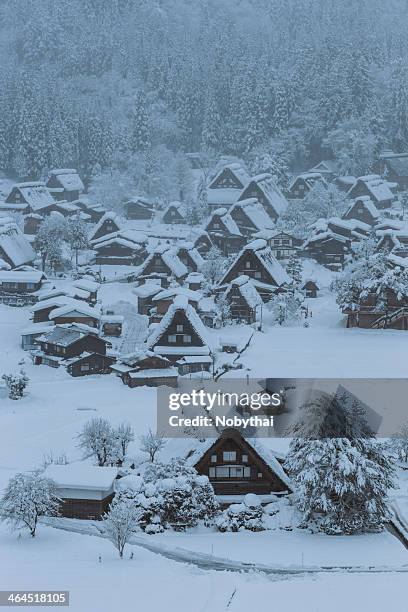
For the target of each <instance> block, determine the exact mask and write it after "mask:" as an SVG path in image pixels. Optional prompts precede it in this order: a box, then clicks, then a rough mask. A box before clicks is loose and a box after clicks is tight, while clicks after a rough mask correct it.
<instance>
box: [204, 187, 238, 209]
mask: <svg viewBox="0 0 408 612" xmlns="http://www.w3.org/2000/svg"><path fill="white" fill-rule="evenodd" d="M240 193H241V189H234V188H233V187H220V188H218V189H207V204H208V205H209V206H214V205H216V206H217V205H218V206H219V205H220V204H225V205H226V206H231V205H232V204H234V203H235V202H236V201H237V200H238V198H239V195H240Z"/></svg>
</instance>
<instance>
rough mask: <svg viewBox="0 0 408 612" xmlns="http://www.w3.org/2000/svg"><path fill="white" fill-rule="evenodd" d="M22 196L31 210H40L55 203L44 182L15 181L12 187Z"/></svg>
mask: <svg viewBox="0 0 408 612" xmlns="http://www.w3.org/2000/svg"><path fill="white" fill-rule="evenodd" d="M14 188H15V189H18V191H19V192H20V193H21V195H22V196H23V198H24V200H25V201H26V202H27V203H28V204H29V205H30V207H31V208H32V209H33V210H41V209H42V208H46V207H47V206H50V205H51V204H54V203H55V200H54V198H53V197H52V195H51V193H50V192H49V190H48V188H47V187H46V185H45V183H42V182H40V181H34V182H31V183H17V184H16V185H14V187H13V189H14Z"/></svg>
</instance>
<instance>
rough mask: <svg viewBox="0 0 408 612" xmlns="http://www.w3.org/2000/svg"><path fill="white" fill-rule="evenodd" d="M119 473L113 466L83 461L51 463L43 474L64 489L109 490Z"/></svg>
mask: <svg viewBox="0 0 408 612" xmlns="http://www.w3.org/2000/svg"><path fill="white" fill-rule="evenodd" d="M117 475H118V469H117V468H113V467H98V466H94V465H85V464H83V463H69V464H68V465H55V464H51V465H49V466H48V467H47V468H46V469H45V471H44V473H43V476H45V477H46V478H50V479H51V480H53V481H54V482H55V483H56V485H57V486H58V487H60V488H63V489H78V488H80V489H82V488H83V489H91V490H102V491H105V490H109V489H110V488H111V487H112V486H113V483H114V481H115V479H116V477H117Z"/></svg>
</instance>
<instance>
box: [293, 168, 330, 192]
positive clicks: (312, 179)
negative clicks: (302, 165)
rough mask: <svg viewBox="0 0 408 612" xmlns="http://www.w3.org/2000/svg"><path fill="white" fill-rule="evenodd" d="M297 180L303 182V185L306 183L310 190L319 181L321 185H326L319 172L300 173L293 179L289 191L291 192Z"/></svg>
mask: <svg viewBox="0 0 408 612" xmlns="http://www.w3.org/2000/svg"><path fill="white" fill-rule="evenodd" d="M298 180H303V181H305V183H307V185H309V187H310V188H312V187H313V185H314V184H315V183H316V182H317V181H320V182H321V183H322V184H323V185H327V183H326V181H325V180H324V178H323V176H322V175H321V174H320V172H302V173H301V174H298V175H297V176H296V177H295V178H294V179H293V181H292V183H291V184H290V186H289V190H291V189H292V188H293V187H294V186H295V184H296V183H297V181H298Z"/></svg>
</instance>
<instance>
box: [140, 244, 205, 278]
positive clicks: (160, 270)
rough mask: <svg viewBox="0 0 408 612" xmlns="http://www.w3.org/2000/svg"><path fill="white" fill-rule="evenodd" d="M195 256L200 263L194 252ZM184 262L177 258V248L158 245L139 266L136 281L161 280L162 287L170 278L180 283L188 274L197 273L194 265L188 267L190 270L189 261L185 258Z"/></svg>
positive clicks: (196, 252)
mask: <svg viewBox="0 0 408 612" xmlns="http://www.w3.org/2000/svg"><path fill="white" fill-rule="evenodd" d="M193 250H194V249H193ZM184 254H185V253H184ZM195 254H196V255H197V256H198V257H199V258H200V260H201V261H202V258H201V255H199V253H198V251H195V253H194V255H195ZM190 259H191V258H189V261H190ZM191 260H192V259H191ZM185 261H186V263H184V262H183V261H182V260H181V258H180V257H179V249H178V247H176V246H171V245H169V244H159V245H158V246H157V247H156V249H155V250H154V251H153V252H152V253H150V255H149V256H148V257H147V259H146V260H145V261H144V263H143V264H142V265H141V266H140V269H139V273H138V279H139V280H146V279H153V278H156V279H161V281H162V283H163V286H167V285H168V283H169V281H170V278H174V279H176V280H177V281H178V282H181V281H182V280H183V279H184V278H185V277H186V276H187V275H188V274H189V272H196V271H197V267H196V265H195V264H194V267H190V269H189V268H188V267H187V263H189V261H187V258H186V257H185Z"/></svg>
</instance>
